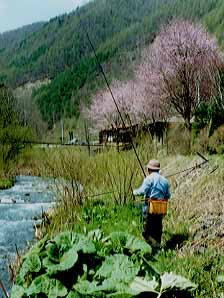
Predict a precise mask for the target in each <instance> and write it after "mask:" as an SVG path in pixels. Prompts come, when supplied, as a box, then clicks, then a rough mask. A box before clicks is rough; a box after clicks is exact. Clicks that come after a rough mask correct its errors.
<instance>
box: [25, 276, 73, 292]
mask: <svg viewBox="0 0 224 298" xmlns="http://www.w3.org/2000/svg"><path fill="white" fill-rule="evenodd" d="M40 293H43V294H45V295H46V296H47V297H48V298H56V297H65V296H66V295H67V293H68V291H67V289H66V287H65V286H64V285H63V284H62V283H61V282H60V281H59V280H56V279H54V278H49V276H48V275H46V274H43V275H41V276H38V277H37V278H35V279H34V280H33V282H32V284H31V285H30V287H29V288H28V289H27V292H26V294H27V296H31V295H33V294H40Z"/></svg>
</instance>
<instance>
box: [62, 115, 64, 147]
mask: <svg viewBox="0 0 224 298" xmlns="http://www.w3.org/2000/svg"><path fill="white" fill-rule="evenodd" d="M61 143H62V144H64V120H63V117H62V118H61Z"/></svg>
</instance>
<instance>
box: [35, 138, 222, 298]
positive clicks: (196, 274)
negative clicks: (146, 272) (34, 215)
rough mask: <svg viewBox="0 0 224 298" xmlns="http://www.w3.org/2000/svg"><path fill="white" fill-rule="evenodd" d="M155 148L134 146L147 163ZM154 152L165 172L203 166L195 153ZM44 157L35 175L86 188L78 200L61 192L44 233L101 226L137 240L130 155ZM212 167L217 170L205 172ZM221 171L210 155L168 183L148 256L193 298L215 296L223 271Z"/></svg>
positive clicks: (70, 152)
mask: <svg viewBox="0 0 224 298" xmlns="http://www.w3.org/2000/svg"><path fill="white" fill-rule="evenodd" d="M157 149H158V148H157ZM157 149H155V148H153V147H152V146H151V145H150V144H149V143H145V144H144V145H143V146H142V147H138V152H139V154H140V158H141V160H142V161H144V162H146V161H147V160H148V159H149V158H152V157H155V156H156V152H157ZM159 152H160V153H159V154H158V155H157V157H158V158H159V159H160V160H161V163H162V167H163V173H164V175H167V174H171V173H174V172H178V171H179V170H182V169H185V168H189V167H191V166H195V165H196V164H198V163H200V162H201V161H202V160H201V159H200V157H198V156H189V157H187V156H182V155H177V156H168V157H167V156H166V154H165V153H164V151H163V150H162V151H159ZM45 158H46V162H45V163H44V167H43V168H44V171H43V170H41V171H42V174H45V175H54V176H56V177H57V176H62V177H65V178H67V179H73V180H74V181H77V180H78V181H80V182H81V183H82V184H83V185H84V186H85V191H86V192H85V194H84V195H83V196H82V197H78V198H77V197H76V196H73V195H72V189H71V188H68V192H67V193H66V195H65V196H62V197H63V200H61V201H60V202H59V204H58V207H57V209H56V213H55V215H54V216H53V218H52V219H51V224H50V226H48V228H47V230H48V232H49V233H50V234H55V233H57V232H58V231H63V230H67V229H69V230H74V231H79V232H85V231H89V230H92V229H96V228H100V229H101V230H102V231H103V232H104V233H105V235H108V234H109V233H110V232H112V231H121V230H122V231H128V232H130V233H132V234H135V235H138V236H139V237H141V230H142V218H141V211H140V208H136V204H135V205H133V201H132V199H133V197H132V195H131V191H130V188H129V186H130V184H131V185H132V187H137V186H139V185H140V183H141V181H142V173H141V170H139V165H138V163H137V161H136V158H135V156H134V154H133V152H124V153H120V154H118V153H117V152H116V151H114V152H113V151H111V152H108V153H105V154H100V155H94V156H92V157H90V158H89V157H88V154H87V152H83V151H80V152H79V151H78V152H77V149H73V148H68V149H66V150H64V151H63V152H62V151H60V152H59V151H58V152H56V151H55V152H54V151H52V152H49V154H48V153H47V152H46V153H45ZM217 165H219V168H218V169H217V170H216V171H214V172H213V173H211V172H212V171H213V170H214V168H215V167H216V166H217ZM223 169H224V158H223V156H211V157H209V163H208V164H206V165H204V166H203V167H202V168H197V169H196V170H195V171H192V172H185V173H183V174H180V175H178V176H175V177H173V178H170V182H171V187H172V200H171V201H170V205H169V211H168V215H167V216H166V217H165V219H164V233H163V241H162V246H163V248H162V250H161V251H160V252H159V253H158V254H157V255H156V256H155V259H154V266H155V267H156V268H157V269H158V270H160V271H161V272H165V271H173V272H175V273H177V274H182V275H183V276H185V277H187V278H189V279H191V280H192V281H194V282H195V283H197V284H198V285H199V287H198V289H197V291H196V292H195V294H194V297H198V298H199V297H200V298H202V297H208V298H209V297H221V293H222V292H223V284H220V283H218V282H217V280H216V278H217V276H218V275H219V274H223V271H224V269H223V268H224V252H223V245H224V242H223V227H224V220H223V213H224V205H223V204H224V203H223V200H222V197H223V193H224V185H223V178H224V170H223ZM132 175H133V179H131V176H132ZM111 190H112V191H117V192H116V193H114V194H110V195H109V194H108V195H103V196H100V197H91V198H89V201H88V200H87V198H86V195H87V194H88V195H89V194H91V195H93V194H99V193H105V192H107V191H111ZM124 193H126V194H125V195H124ZM125 200H126V201H127V203H124V202H125ZM80 203H82V204H81V205H80ZM137 205H139V204H137Z"/></svg>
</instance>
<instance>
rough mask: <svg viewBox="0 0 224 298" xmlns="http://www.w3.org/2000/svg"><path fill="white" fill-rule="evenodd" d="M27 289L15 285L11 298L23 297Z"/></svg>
mask: <svg viewBox="0 0 224 298" xmlns="http://www.w3.org/2000/svg"><path fill="white" fill-rule="evenodd" d="M24 295H25V289H24V288H23V287H21V286H17V285H15V286H13V288H12V291H11V296H10V297H11V298H23V297H25V296H24Z"/></svg>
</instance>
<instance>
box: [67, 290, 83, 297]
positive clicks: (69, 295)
mask: <svg viewBox="0 0 224 298" xmlns="http://www.w3.org/2000/svg"><path fill="white" fill-rule="evenodd" d="M66 298H81V295H80V294H79V293H77V292H74V291H70V292H69V294H68V296H66Z"/></svg>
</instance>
